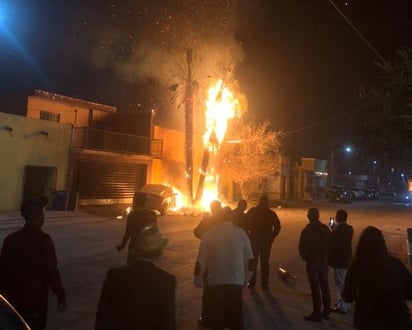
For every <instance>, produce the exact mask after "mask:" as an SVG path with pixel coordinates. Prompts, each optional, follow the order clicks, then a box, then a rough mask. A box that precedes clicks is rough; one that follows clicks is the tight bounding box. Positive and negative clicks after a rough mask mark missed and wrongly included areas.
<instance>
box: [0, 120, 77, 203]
mask: <svg viewBox="0 0 412 330" xmlns="http://www.w3.org/2000/svg"><path fill="white" fill-rule="evenodd" d="M7 127H10V128H11V129H12V131H10V130H7ZM41 131H44V132H47V133H48V135H44V134H41V133H40V132H41ZM71 136H72V126H71V125H63V124H59V123H55V122H51V121H45V120H38V119H32V118H27V117H23V116H17V115H12V114H6V113H1V112H0V159H1V161H0V210H16V209H18V208H19V206H20V204H21V201H22V192H23V191H22V189H23V183H24V169H25V166H26V165H32V166H47V167H56V168H57V179H56V190H65V189H66V177H67V168H68V163H69V154H70V143H71Z"/></svg>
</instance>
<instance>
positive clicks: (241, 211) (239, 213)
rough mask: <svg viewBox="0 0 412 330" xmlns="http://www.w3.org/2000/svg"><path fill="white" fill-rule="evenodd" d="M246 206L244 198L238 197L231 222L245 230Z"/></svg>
mask: <svg viewBox="0 0 412 330" xmlns="http://www.w3.org/2000/svg"><path fill="white" fill-rule="evenodd" d="M246 208H247V202H246V200H244V199H240V200H239V201H238V202H237V206H236V208H235V209H234V210H233V211H232V213H233V224H234V225H235V226H238V227H240V228H243V229H244V230H245V231H247V215H246V213H245V211H246Z"/></svg>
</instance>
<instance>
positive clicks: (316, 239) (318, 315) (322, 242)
mask: <svg viewBox="0 0 412 330" xmlns="http://www.w3.org/2000/svg"><path fill="white" fill-rule="evenodd" d="M307 217H308V219H309V224H308V225H307V226H306V227H305V228H303V230H302V232H301V234H300V239H299V247H298V248H299V254H300V256H301V258H302V259H303V260H304V261H305V262H306V272H307V275H308V280H309V285H310V289H311V292H312V304H313V311H312V313H311V314H309V315H307V316H304V317H303V318H304V319H305V320H306V321H312V322H322V319H323V318H325V319H329V314H330V291H329V282H328V246H329V239H330V230H329V228H328V226H326V225H325V224H323V223H321V222H320V221H319V210H318V209H317V208H310V209H309V210H308V214H307ZM321 294H322V298H321ZM322 303H323V311H322V310H321V306H322Z"/></svg>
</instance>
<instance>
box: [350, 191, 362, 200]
mask: <svg viewBox="0 0 412 330" xmlns="http://www.w3.org/2000/svg"><path fill="white" fill-rule="evenodd" d="M350 190H351V192H352V199H354V200H362V199H366V193H365V191H363V190H362V189H359V188H350Z"/></svg>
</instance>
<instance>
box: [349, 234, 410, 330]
mask: <svg viewBox="0 0 412 330" xmlns="http://www.w3.org/2000/svg"><path fill="white" fill-rule="evenodd" d="M342 297H343V299H345V301H347V302H355V313H354V319H353V323H354V326H355V328H356V329H359V330H362V329H379V330H392V329H397V330H410V329H412V323H411V316H410V313H409V309H408V306H407V304H406V300H409V299H411V298H412V277H411V274H410V272H409V271H408V269H407V268H406V267H405V265H404V264H403V263H402V262H401V261H400V260H399V259H397V258H395V257H393V256H390V255H389V253H388V249H387V247H386V243H385V239H384V237H383V235H382V232H381V231H380V230H379V229H377V228H375V227H367V228H366V229H365V230H364V231H363V232H362V234H361V236H360V237H359V241H358V245H357V247H356V252H355V260H354V262H353V263H352V264H351V265H350V266H349V268H348V272H347V274H346V279H345V286H344V288H343V292H342Z"/></svg>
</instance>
